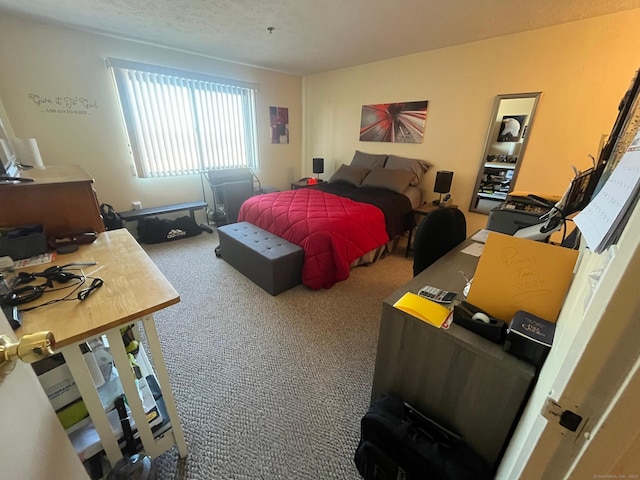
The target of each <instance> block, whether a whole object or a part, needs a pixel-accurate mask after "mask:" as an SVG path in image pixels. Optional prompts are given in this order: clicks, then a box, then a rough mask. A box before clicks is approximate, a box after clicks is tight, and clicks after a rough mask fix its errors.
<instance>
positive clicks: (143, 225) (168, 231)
mask: <svg viewBox="0 0 640 480" xmlns="http://www.w3.org/2000/svg"><path fill="white" fill-rule="evenodd" d="M201 233H202V228H201V227H200V226H199V225H198V224H197V223H196V221H195V220H194V219H193V218H191V217H190V216H188V215H185V216H184V217H179V218H176V219H175V220H167V219H160V218H158V217H153V218H145V219H144V220H140V221H138V238H139V239H140V241H141V242H142V243H161V242H168V241H170V240H178V239H180V238H186V237H193V236H195V235H199V234H201Z"/></svg>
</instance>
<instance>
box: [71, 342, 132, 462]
mask: <svg viewBox="0 0 640 480" xmlns="http://www.w3.org/2000/svg"><path fill="white" fill-rule="evenodd" d="M120 343H122V340H121V341H120ZM60 352H61V353H62V355H63V356H64V360H65V362H66V363H67V366H68V367H69V371H70V372H71V375H72V376H73V380H74V381H75V382H76V386H77V387H78V391H79V392H80V395H81V396H82V400H83V401H84V404H85V406H86V407H87V411H88V412H89V415H90V416H91V421H92V422H93V425H94V427H95V429H96V432H97V433H98V436H99V437H100V442H101V443H102V448H103V449H104V451H105V452H106V454H107V458H108V459H109V462H110V463H111V465H115V463H116V462H117V461H118V460H120V459H121V458H122V452H121V451H120V448H119V447H118V442H117V440H116V438H115V437H114V435H113V431H112V430H111V426H110V424H109V420H108V419H107V414H106V413H105V411H104V406H103V405H102V401H101V400H100V396H99V395H98V390H96V386H95V384H94V383H93V378H92V377H91V373H90V372H89V367H87V363H86V362H85V359H84V357H83V356H82V353H81V352H80V346H79V345H78V344H75V345H70V346H68V347H64V348H62V349H60Z"/></svg>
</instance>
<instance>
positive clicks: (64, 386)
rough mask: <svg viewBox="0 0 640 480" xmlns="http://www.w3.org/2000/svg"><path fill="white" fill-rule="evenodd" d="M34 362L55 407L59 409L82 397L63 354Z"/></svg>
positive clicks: (43, 386) (41, 383)
mask: <svg viewBox="0 0 640 480" xmlns="http://www.w3.org/2000/svg"><path fill="white" fill-rule="evenodd" d="M45 360H47V361H46V362H43V361H42V360H41V361H39V362H36V363H35V364H34V370H35V372H36V374H37V375H38V380H39V381H40V385H42V388H43V389H44V391H45V393H46V394H47V397H49V401H50V402H51V405H52V406H53V409H54V410H56V411H58V410H60V409H61V408H63V407H66V406H67V405H70V404H71V403H74V402H75V401H76V400H78V399H80V391H79V390H78V387H77V386H76V382H75V381H74V380H73V376H72V375H71V372H70V371H69V367H68V366H67V364H66V363H64V358H63V357H62V354H56V355H53V356H51V357H49V358H48V359H45Z"/></svg>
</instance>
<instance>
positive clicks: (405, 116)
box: [360, 100, 429, 143]
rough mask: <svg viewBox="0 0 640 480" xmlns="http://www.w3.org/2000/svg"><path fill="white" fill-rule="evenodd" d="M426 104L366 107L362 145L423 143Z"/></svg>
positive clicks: (361, 131)
mask: <svg viewBox="0 0 640 480" xmlns="http://www.w3.org/2000/svg"><path fill="white" fill-rule="evenodd" d="M428 103H429V102H428V101H427V100H422V101H418V102H404V103H380V104H377V105H363V106H362V117H361V119H360V141H362V142H393V143H422V139H423V137H424V125H425V121H426V119H427V104H428Z"/></svg>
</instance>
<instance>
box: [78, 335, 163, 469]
mask: <svg viewBox="0 0 640 480" xmlns="http://www.w3.org/2000/svg"><path fill="white" fill-rule="evenodd" d="M135 357H136V363H137V364H138V366H139V367H140V370H141V372H142V376H143V378H145V379H146V380H147V382H148V385H147V387H146V388H145V391H146V395H147V397H148V398H147V397H145V398H147V400H145V403H146V402H150V403H153V402H151V400H150V398H151V396H152V397H153V399H154V401H155V406H154V407H153V408H152V409H150V410H149V412H150V411H152V410H156V411H157V412H158V413H159V415H158V417H156V418H154V419H152V420H149V425H150V426H151V429H152V432H153V435H154V438H156V439H157V438H160V437H162V436H163V435H164V433H166V432H167V431H168V430H169V429H170V428H171V423H170V421H169V417H168V414H167V411H166V407H165V405H164V399H163V398H162V395H161V392H160V389H159V386H158V384H157V380H155V375H154V372H153V369H152V368H151V364H150V363H149V359H148V357H147V354H146V352H145V350H144V346H143V345H142V344H140V350H139V352H138V353H137V355H136V356H135ZM105 388H106V389H107V390H108V391H109V394H108V395H107V398H105V396H104V395H100V398H101V400H102V402H103V406H105V411H107V418H108V420H109V424H110V427H111V430H112V432H113V434H114V436H115V437H116V439H117V440H118V444H119V447H120V448H124V438H123V432H122V426H121V424H120V418H119V416H118V412H117V410H115V409H114V408H113V398H112V397H113V396H114V395H115V396H118V392H119V394H122V386H121V384H120V379H119V375H118V372H117V370H116V368H115V366H114V367H113V368H112V370H111V375H110V378H109V380H107V381H106V382H105V384H104V385H103V386H101V387H100V388H98V391H100V390H102V389H105ZM114 398H115V397H114ZM105 400H106V402H105ZM105 403H106V405H105ZM126 408H127V413H128V414H129V421H130V423H131V428H132V430H133V433H134V438H135V439H137V438H139V434H138V431H137V429H136V427H135V420H134V419H133V417H132V415H131V411H130V410H129V407H128V406H127V407H126ZM149 412H147V414H148V413H149ZM67 434H68V435H69V439H70V440H71V443H72V444H73V446H74V448H75V450H76V453H77V454H78V456H79V458H80V459H81V460H82V461H85V460H87V459H89V458H91V457H93V456H94V455H96V454H97V453H99V452H101V451H102V449H103V447H102V444H101V442H100V437H99V436H98V432H97V431H96V429H95V427H94V425H93V423H92V422H91V419H90V417H88V418H87V419H85V420H84V421H81V422H80V425H73V426H72V427H70V428H69V429H67Z"/></svg>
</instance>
